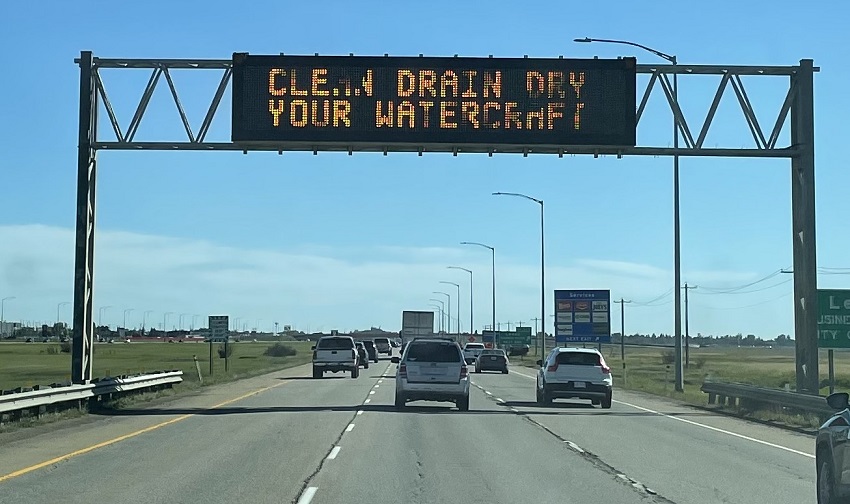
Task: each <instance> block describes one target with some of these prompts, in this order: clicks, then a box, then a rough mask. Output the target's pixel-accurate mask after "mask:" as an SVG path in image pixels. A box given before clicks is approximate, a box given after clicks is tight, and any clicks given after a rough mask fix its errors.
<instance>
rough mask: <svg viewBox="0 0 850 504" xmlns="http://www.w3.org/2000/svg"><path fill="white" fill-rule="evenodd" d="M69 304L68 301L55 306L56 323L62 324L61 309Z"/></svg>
mask: <svg viewBox="0 0 850 504" xmlns="http://www.w3.org/2000/svg"><path fill="white" fill-rule="evenodd" d="M69 304H71V303H70V302H69V301H63V302H61V303H59V304H57V305H56V323H57V324H58V323H61V322H62V307H63V306H67V305H69Z"/></svg>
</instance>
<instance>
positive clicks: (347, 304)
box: [0, 225, 791, 333]
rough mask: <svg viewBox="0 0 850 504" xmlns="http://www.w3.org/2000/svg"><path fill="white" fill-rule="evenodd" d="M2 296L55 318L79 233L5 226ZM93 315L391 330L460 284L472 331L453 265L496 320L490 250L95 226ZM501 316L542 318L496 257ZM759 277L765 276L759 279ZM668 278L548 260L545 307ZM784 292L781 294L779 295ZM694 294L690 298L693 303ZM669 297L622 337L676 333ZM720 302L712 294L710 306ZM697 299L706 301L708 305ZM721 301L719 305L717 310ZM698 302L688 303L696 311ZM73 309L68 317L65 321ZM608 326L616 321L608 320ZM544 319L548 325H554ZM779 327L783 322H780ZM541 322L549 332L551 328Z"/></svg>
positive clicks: (707, 313)
mask: <svg viewBox="0 0 850 504" xmlns="http://www.w3.org/2000/svg"><path fill="white" fill-rule="evenodd" d="M0 243H1V244H3V246H2V247H0V296H2V297H5V296H16V299H15V300H12V301H8V302H7V305H6V308H7V309H6V314H7V318H8V319H12V320H33V321H38V322H48V321H52V320H53V319H54V318H55V317H56V309H57V303H59V302H63V301H71V300H72V299H73V264H74V233H73V230H71V229H65V228H58V227H48V226H42V225H26V226H0ZM95 260H96V262H95V266H96V272H95V298H94V299H95V316H96V317H97V313H98V308H99V307H102V306H107V305H108V306H112V308H110V309H108V310H107V311H105V313H104V322H105V323H110V324H112V325H115V324H120V323H121V322H122V318H123V309H124V308H129V307H132V308H134V311H133V312H132V313H131V314H130V316H129V318H128V325H131V326H135V325H138V324H139V323H140V322H141V318H142V314H143V312H144V311H146V310H153V313H152V314H151V315H150V316H149V318H148V326H151V325H152V324H159V323H161V321H162V319H163V313H164V312H168V311H171V312H175V315H173V316H171V318H170V319H169V320H170V322H169V326H172V325H174V324H176V323H177V322H178V317H179V314H181V313H186V314H188V316H187V317H186V319H185V324H184V325H185V326H186V327H188V325H189V323H190V321H191V318H192V317H191V315H193V314H198V315H203V316H204V317H206V315H209V314H229V315H231V316H232V317H237V316H238V317H242V319H243V320H244V321H245V322H246V323H248V325H249V327H253V326H254V325H255V323H256V320H257V319H262V320H261V322H260V327H261V328H264V329H268V328H270V327H271V325H272V323H273V322H279V323H280V324H281V325H283V324H293V325H295V326H296V327H298V328H300V329H305V330H306V329H311V330H316V329H320V328H321V329H325V330H328V329H331V328H338V329H342V330H346V329H355V328H363V327H368V326H370V325H375V326H382V327H384V328H387V329H390V330H397V329H398V326H399V325H400V319H401V314H400V312H401V311H402V310H404V309H426V310H427V309H429V307H428V305H429V303H430V302H429V301H428V299H429V298H433V297H437V298H442V297H443V296H441V295H434V294H432V292H433V291H444V292H448V293H449V294H451V295H452V306H451V310H452V312H453V315H456V312H457V300H456V299H455V297H456V293H457V291H456V288H455V287H454V286H451V285H445V284H440V283H438V282H439V281H440V280H447V281H452V282H456V283H458V284H460V285H461V299H460V309H461V322H462V324H463V327H464V328H467V327H468V325H469V322H468V321H469V308H468V307H469V291H468V290H467V289H468V276H467V274H466V273H465V272H463V271H456V270H447V269H446V266H448V265H458V266H464V267H467V268H470V269H472V270H473V271H474V272H475V273H474V281H475V289H474V296H475V308H476V309H475V319H476V320H475V326H476V327H477V328H479V329H480V328H481V326H482V325H484V324H488V323H489V322H490V318H491V312H490V306H491V302H490V299H491V290H490V285H491V280H490V266H491V265H490V260H489V257H488V256H487V255H486V254H481V253H478V251H473V250H468V249H467V248H465V247H462V246H458V247H457V248H451V249H446V248H404V247H397V246H383V245H375V246H371V247H360V248H355V249H352V248H347V249H337V248H332V247H326V246H299V247H298V248H296V249H294V250H288V251H279V250H253V249H243V248H238V247H233V246H227V245H222V244H217V243H213V242H209V241H204V240H194V239H184V238H174V237H163V236H154V235H145V234H139V233H130V232H124V231H112V230H102V229H99V230H98V232H97V243H96V253H95ZM496 268H497V270H496V275H497V315H498V321H499V322H507V321H510V322H512V323H516V322H519V321H522V322H525V323H526V324H528V323H530V320H531V319H532V318H533V317H539V316H540V269H539V265H537V264H534V263H531V264H522V263H517V262H514V261H512V260H511V259H510V258H501V259H500V258H499V257H497V266H496ZM762 276H763V274H762ZM686 277H687V278H689V279H694V280H695V281H700V282H701V281H709V280H714V281H715V282H713V283H715V284H716V283H719V282H720V281H731V282H740V283H744V282H748V281H752V280H754V279H757V278H758V277H759V275H756V274H754V273H750V272H743V273H742V272H735V271H723V272H712V271H698V272H697V271H695V272H690V273H688V274H687V276H686ZM671 282H672V275H671V273H670V272H669V271H667V270H664V269H661V268H658V267H656V266H653V265H648V264H639V263H631V262H628V261H622V260H614V259H597V258H593V259H579V260H576V261H575V262H574V263H572V264H567V263H557V262H556V260H553V259H551V258H550V260H549V262H548V263H547V269H546V291H547V292H546V298H547V299H546V303H545V308H546V312H547V319H549V316H548V314H551V312H552V303H553V301H552V291H553V290H555V289H559V288H563V289H567V288H576V289H582V288H587V289H611V291H612V296H614V297H615V298H619V297H624V298H626V299H632V300H634V301H648V300H650V299H653V298H656V297H657V296H658V295H659V294H662V293H664V292H666V291H669V290H670V289H671V286H670V284H671ZM762 294H763V295H761V296H760V297H758V296H759V295H758V294H754V296H756V297H755V298H753V297H747V296H739V297H735V298H734V299H730V300H725V299H724V301H725V302H726V303H728V304H727V305H726V306H731V305H732V304H739V305H741V306H744V305H749V304H753V303H757V302H759V301H762V300H764V299H769V298H772V297H774V296H775V295H776V294H777V293H776V292H774V291H773V290H771V291H769V292H766V293H762ZM779 294H781V292H779ZM692 297H693V296H692ZM671 299H672V296H669V297H668V298H666V300H667V304H662V305H661V306H655V307H638V305H637V304H635V305H633V306H632V307H629V308H628V319H627V330H628V331H630V332H631V331H638V330H639V331H648V332H667V333H669V332H672V325H673V324H672V320H673V314H672V302H671V301H670V300H671ZM716 299H717V297H714V298H712V299H711V301H712V304H715V303H714V301H715V300H716ZM783 303H785V302H784V301H782V300H778V301H775V302H770V303H765V304H762V305H758V306H755V307H753V308H751V309H742V310H725V311H718V310H708V309H706V310H703V311H700V310H699V309H698V308H694V309H692V313H691V315H692V318H691V320H692V324H691V328H692V331H693V332H694V333H695V332H698V331H699V332H703V333H713V332H723V333H725V332H733V333H735V332H738V331H742V332H746V331H752V332H757V333H758V332H759V328H763V329H764V331H766V332H768V333H773V332H777V333H778V332H782V331H781V328H780V326H781V327H785V332H788V331H789V330H790V320H791V319H790V315H789V314H788V313H787V307H786V306H785V304H787V303H785V304H783ZM704 304H706V305H707V304H708V303H707V302H706V303H704ZM716 304H717V305H718V306H719V305H720V303H716ZM696 305H699V302H698V303H695V306H696ZM70 313H71V310H70V307H66V308H65V309H64V310H63V317H62V318H63V319H64V320H69V319H70ZM612 319H613V330H614V331H617V330H619V317H617V316H616V314H615V316H613V317H612ZM550 320H551V319H550ZM777 324H778V325H777ZM547 327H551V324H550V323H549V321H547Z"/></svg>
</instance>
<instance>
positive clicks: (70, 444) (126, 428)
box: [0, 365, 310, 478]
mask: <svg viewBox="0 0 850 504" xmlns="http://www.w3.org/2000/svg"><path fill="white" fill-rule="evenodd" d="M309 373H310V366H309V365H305V366H297V367H293V368H288V369H284V370H281V371H277V372H274V373H270V374H266V375H261V376H256V377H252V378H246V379H243V380H237V381H234V382H230V383H223V384H219V385H215V386H213V387H204V388H201V389H199V390H197V391H195V392H191V393H188V394H182V395H179V396H176V397H169V398H160V399H156V400H154V401H152V402H151V403H149V404H148V406H152V405H154V404H155V405H158V406H165V405H171V404H177V405H180V406H181V407H185V408H209V407H212V406H215V405H217V404H221V403H224V402H226V401H229V400H232V399H233V398H236V397H240V396H242V395H245V394H249V393H252V392H255V391H257V390H261V389H263V388H265V387H270V386H275V385H280V383H281V382H280V380H279V379H278V378H286V377H292V376H304V375H306V374H309ZM176 387H177V388H178V389H179V387H180V385H176ZM163 411H164V412H163V413H162V414H160V415H138V416H117V415H109V414H95V413H92V414H88V415H84V416H82V417H80V418H74V419H65V420H61V421H58V422H50V423H44V424H41V425H36V426H33V427H28V428H26V429H15V430H12V431H9V432H5V433H3V434H0V478H2V477H3V475H6V474H9V473H12V472H14V471H17V470H20V469H22V468H25V467H30V466H32V465H34V464H38V463H39V462H42V461H45V460H50V459H53V458H56V457H61V456H63V455H65V454H67V453H71V452H75V451H78V450H81V449H85V448H86V447H90V446H92V445H96V444H99V443H104V442H108V441H109V440H112V439H115V438H118V437H121V436H125V435H128V434H131V433H133V432H138V431H140V430H143V429H146V428H150V427H152V426H155V425H158V424H160V423H162V422H165V421H168V420H171V419H174V418H176V417H177V416H178V415H175V414H169V413H167V411H168V410H167V409H165V410H163Z"/></svg>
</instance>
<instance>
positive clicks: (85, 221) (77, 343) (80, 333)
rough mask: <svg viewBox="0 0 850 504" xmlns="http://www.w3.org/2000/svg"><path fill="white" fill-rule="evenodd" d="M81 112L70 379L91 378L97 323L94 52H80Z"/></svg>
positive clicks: (78, 146) (76, 380) (80, 382)
mask: <svg viewBox="0 0 850 504" xmlns="http://www.w3.org/2000/svg"><path fill="white" fill-rule="evenodd" d="M79 64H80V115H79V130H78V140H77V142H78V143H77V210H76V213H77V217H76V238H75V240H76V243H75V250H74V329H73V334H72V340H71V341H72V343H71V381H72V382H73V383H76V384H87V383H89V382H90V381H91V380H92V354H93V353H94V352H93V349H94V341H93V338H94V326H93V321H92V310H93V302H94V299H93V285H94V230H95V194H96V193H95V182H96V180H97V162H96V159H95V156H96V151H95V150H94V149H93V148H92V142H94V141H95V139H96V134H95V132H96V129H97V118H96V114H97V97H96V95H95V93H94V89H95V88H94V85H93V78H92V77H93V75H92V53H91V51H83V52H81V53H80V61H79Z"/></svg>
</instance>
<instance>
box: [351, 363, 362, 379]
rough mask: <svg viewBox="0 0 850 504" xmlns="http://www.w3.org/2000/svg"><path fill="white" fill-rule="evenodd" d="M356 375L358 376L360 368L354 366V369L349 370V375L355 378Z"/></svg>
mask: <svg viewBox="0 0 850 504" xmlns="http://www.w3.org/2000/svg"><path fill="white" fill-rule="evenodd" d="M358 376H360V368H359V367H357V366H355V367H354V369H352V370H351V377H352V378H357V377H358Z"/></svg>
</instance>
